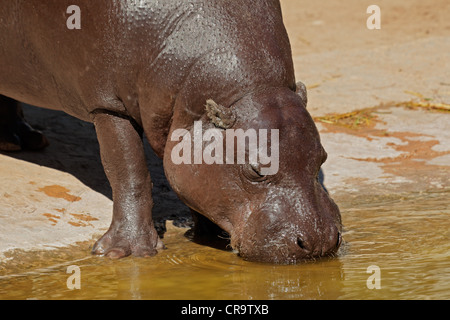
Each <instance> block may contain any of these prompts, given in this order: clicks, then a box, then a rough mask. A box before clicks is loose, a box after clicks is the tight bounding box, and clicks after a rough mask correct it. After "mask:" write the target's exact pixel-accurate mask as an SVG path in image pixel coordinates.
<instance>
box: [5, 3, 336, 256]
mask: <svg viewBox="0 0 450 320" xmlns="http://www.w3.org/2000/svg"><path fill="white" fill-rule="evenodd" d="M0 7H1V9H0V94H1V95H3V96H2V98H1V99H0V103H1V104H2V106H1V108H2V109H1V110H2V111H1V113H0V115H2V117H3V119H2V121H1V122H0V125H1V126H2V129H1V130H0V139H1V141H0V147H2V148H3V149H14V148H16V149H18V148H20V147H21V146H22V147H24V148H26V147H29V148H34V149H39V148H42V147H45V146H46V145H47V141H46V139H45V137H44V136H43V135H42V134H41V133H40V132H38V131H36V130H34V129H33V128H31V127H30V126H29V125H28V124H27V123H26V122H25V120H24V118H23V114H22V113H21V111H20V109H19V107H18V104H17V102H16V101H21V102H24V103H28V104H31V105H35V106H39V107H43V108H49V109H55V110H63V111H65V112H67V113H68V114H70V115H72V116H75V117H77V118H79V119H82V120H85V121H89V122H92V123H93V124H94V126H95V129H96V133H97V137H98V141H99V144H100V154H101V160H102V164H103V166H104V170H105V172H106V175H107V178H108V180H109V182H110V184H111V187H112V190H113V202H114V206H113V218H112V223H111V226H110V228H109V230H108V231H107V232H106V234H105V235H103V237H101V238H100V239H99V240H98V241H97V242H96V243H95V245H94V247H93V250H92V251H93V253H94V254H98V255H105V256H108V257H111V258H122V257H125V256H128V255H135V256H152V255H154V254H156V253H157V252H158V250H160V249H161V248H163V245H162V242H161V240H160V239H159V237H158V234H157V232H156V230H155V228H154V224H153V221H152V206H153V201H152V195H151V194H152V193H151V192H152V182H151V177H150V174H149V171H148V169H147V166H146V159H145V155H144V151H143V140H142V139H143V134H144V133H145V136H146V137H147V139H148V141H149V143H150V145H151V147H152V149H153V150H154V151H155V153H156V154H157V155H158V156H159V157H162V158H163V163H164V170H165V174H166V177H167V179H168V181H169V183H170V185H171V186H172V188H173V190H174V191H175V192H176V193H177V195H178V196H179V197H180V199H181V200H182V201H184V203H186V204H187V205H188V206H189V207H190V208H191V209H192V211H193V214H194V217H195V219H194V220H195V221H198V222H199V223H200V222H202V223H206V224H208V223H210V224H211V225H212V224H214V225H217V226H219V227H220V228H221V229H222V230H224V231H226V232H227V233H228V235H229V239H230V245H231V246H232V248H233V249H234V250H235V252H237V253H238V254H239V255H240V256H242V257H243V258H244V259H247V260H250V261H261V262H271V263H295V262H298V261H302V260H304V259H311V258H318V257H321V256H329V255H333V254H335V253H336V251H337V249H338V248H339V246H340V244H341V217H340V213H339V209H338V207H337V206H336V204H335V203H334V202H333V200H332V199H331V198H330V197H329V194H328V193H327V192H326V190H324V188H322V186H321V185H320V183H319V182H318V178H317V177H318V174H319V170H320V167H321V165H322V163H323V162H324V161H325V159H326V157H327V155H326V152H325V151H324V149H323V147H322V145H321V142H320V138H319V134H318V131H317V129H316V126H315V124H314V122H313V120H312V118H311V116H310V115H309V113H308V112H307V110H306V102H307V101H306V100H307V99H306V89H305V87H304V85H302V84H301V83H296V81H295V77H294V67H293V61H292V53H291V48H290V43H289V39H288V36H287V33H286V30H285V27H284V24H283V20H282V13H281V7H280V3H279V1H278V0H258V1H253V0H233V1H227V0H216V1H194V0H166V1H156V0H96V1H92V0H46V1H40V0H15V1H9V0H1V3H0ZM71 23H72V25H71ZM8 124H9V125H8ZM233 133H234V136H233ZM202 134H203V135H202ZM239 134H240V135H239ZM242 134H243V135H242ZM199 137H200V138H199ZM242 137H243V138H242ZM255 137H256V140H255V139H254V138H255ZM199 139H200V140H199ZM221 139H223V141H220V140H221ZM230 139H231V140H230ZM269 145H270V147H269ZM255 148H256V149H257V151H258V152H256V153H254V152H253V151H255V150H256V149H255ZM222 151H223V153H226V156H224V159H220V157H221V156H222V155H223V153H222ZM233 151H234V152H235V153H234V154H233ZM239 151H240V152H241V153H242V154H241V155H243V156H242V157H241V156H239V154H238V153H239ZM199 152H200V153H199ZM202 152H203V153H202ZM269 154H271V155H270V156H269ZM225 158H226V159H225ZM192 159H193V160H192ZM268 159H269V160H270V163H269V161H268ZM190 160H192V161H190ZM235 160H236V161H235ZM196 230H197V231H198V232H201V230H205V228H197V229H196Z"/></svg>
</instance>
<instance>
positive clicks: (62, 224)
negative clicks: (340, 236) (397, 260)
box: [0, 0, 450, 261]
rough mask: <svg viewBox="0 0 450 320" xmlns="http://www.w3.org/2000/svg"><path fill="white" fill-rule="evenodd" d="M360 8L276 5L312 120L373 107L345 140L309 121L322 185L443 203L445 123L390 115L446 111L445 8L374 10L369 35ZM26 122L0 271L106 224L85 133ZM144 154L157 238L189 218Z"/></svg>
mask: <svg viewBox="0 0 450 320" xmlns="http://www.w3.org/2000/svg"><path fill="white" fill-rule="evenodd" d="M370 4H372V2H368V1H361V0H345V1H336V0H334V1H333V0H324V1H320V2H307V1H297V0H284V1H282V7H283V12H284V18H285V23H286V27H287V29H288V33H289V35H290V39H291V42H292V50H293V58H294V63H295V68H296V76H297V79H298V80H302V81H303V82H304V83H305V84H306V85H307V87H308V95H309V106H308V108H309V110H310V112H311V114H312V115H313V116H315V117H318V116H323V115H327V114H330V113H338V114H344V113H347V112H350V111H355V110H362V109H365V108H368V107H376V106H378V108H375V109H372V110H370V111H368V114H369V115H370V118H369V120H367V119H366V118H363V117H362V116H361V117H360V118H359V115H358V114H357V115H356V116H355V117H353V118H350V119H351V121H354V122H355V123H356V122H357V123H358V125H357V126H356V128H352V126H351V125H349V124H348V123H340V122H339V121H338V123H337V124H336V123H335V124H332V123H330V122H333V121H330V120H327V118H322V119H319V118H316V119H317V125H318V127H319V129H320V131H321V137H322V142H323V144H324V146H325V149H326V150H327V152H328V154H329V158H328V161H327V163H326V164H325V166H324V170H325V183H326V185H327V187H328V189H329V191H330V192H331V193H332V194H333V195H334V196H335V198H336V199H337V201H338V203H339V201H344V200H345V199H347V198H348V197H350V196H352V197H354V196H364V195H374V194H383V193H384V194H385V193H402V192H423V191H429V190H439V191H443V192H444V191H448V190H449V188H450V184H449V177H450V131H449V130H448V129H449V124H450V114H449V113H448V112H447V113H443V112H437V111H429V110H425V109H423V108H413V109H411V108H405V107H402V106H399V105H397V104H398V103H399V102H409V101H414V102H417V103H422V105H423V104H426V103H428V104H434V105H438V104H439V103H440V104H445V105H448V104H450V55H449V54H448V52H450V19H449V18H448V17H449V14H450V2H449V1H448V0H435V1H426V2H424V1H418V0H409V1H404V0H403V1H401V0H391V1H384V0H383V1H381V0H380V1H377V5H379V6H380V8H381V19H382V20H381V29H380V30H368V29H367V27H366V20H367V18H368V17H369V14H367V13H366V9H367V7H368V6H369V5H370ZM406 105H408V104H407V103H406ZM25 112H26V116H27V117H28V119H29V121H30V122H31V123H32V124H33V125H35V126H37V127H39V128H41V129H42V130H43V131H44V133H45V134H46V136H47V137H48V138H49V140H50V142H51V144H50V146H49V147H48V148H47V149H46V150H44V151H42V152H37V153H35V152H21V153H13V154H0V177H1V181H2V183H1V184H0V260H3V261H8V259H9V260H11V259H13V257H14V255H11V252H13V251H12V250H14V249H20V250H36V249H51V248H55V247H63V246H68V245H71V244H74V243H76V242H80V241H87V240H88V241H92V239H95V238H96V237H98V236H99V235H101V234H102V233H103V232H105V231H106V229H107V227H108V226H109V223H110V220H111V208H112V202H111V190H110V187H109V185H108V183H107V180H106V178H105V175H104V173H103V169H102V167H101V164H100V159H99V153H98V144H97V141H96V138H95V133H94V129H93V127H92V125H91V124H88V123H84V122H82V121H78V120H77V119H74V118H71V117H70V116H67V115H65V114H63V113H61V112H55V111H48V110H42V109H37V108H34V107H26V109H25ZM361 119H362V120H361ZM360 122H364V123H363V124H362V125H361V124H360ZM147 154H148V159H149V160H148V164H149V168H150V171H151V174H152V178H153V182H154V185H155V188H154V198H155V210H154V216H155V219H156V220H157V221H158V226H159V228H160V229H161V230H162V229H163V226H164V221H165V220H167V219H169V220H175V221H176V223H178V224H179V225H186V224H188V222H189V212H188V209H187V208H186V207H185V206H184V205H183V204H182V203H181V202H180V201H179V200H178V199H177V198H176V196H175V195H174V194H173V192H172V191H171V189H170V186H169V185H168V183H167V181H166V180H165V177H164V173H163V171H162V167H161V160H160V159H157V158H156V157H155V156H154V155H153V154H152V152H151V150H150V149H149V148H148V145H147ZM92 243H93V241H92Z"/></svg>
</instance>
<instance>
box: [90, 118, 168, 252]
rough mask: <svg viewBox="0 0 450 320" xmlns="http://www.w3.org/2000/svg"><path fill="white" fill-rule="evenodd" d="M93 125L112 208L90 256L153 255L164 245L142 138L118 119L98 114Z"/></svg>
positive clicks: (125, 120)
mask: <svg viewBox="0 0 450 320" xmlns="http://www.w3.org/2000/svg"><path fill="white" fill-rule="evenodd" d="M93 123H94V125H95V129H96V131H97V138H98V141H99V144H100V154H101V159H102V163H103V167H104V170H105V173H106V175H107V177H108V180H109V182H110V184H111V187H112V193H113V202H114V205H113V218H112V223H111V226H110V228H109V230H108V231H107V232H106V233H105V234H104V235H103V237H101V238H100V239H99V240H98V241H97V242H96V244H95V245H94V247H93V249H92V253H93V254H97V255H105V256H107V257H110V258H116V259H117V258H123V257H126V256H129V255H134V256H152V255H155V254H156V253H157V249H159V248H162V247H163V245H162V242H161V241H160V240H159V237H158V234H157V232H156V230H155V227H154V225H153V220H152V207H153V200H152V195H151V188H152V182H151V178H150V173H149V171H148V168H147V164H146V159H145V154H144V148H143V142H142V138H141V135H140V133H139V132H137V131H136V129H135V127H134V126H133V124H132V123H131V121H130V120H129V119H126V118H123V117H120V116H115V115H111V114H108V113H97V114H94V115H93Z"/></svg>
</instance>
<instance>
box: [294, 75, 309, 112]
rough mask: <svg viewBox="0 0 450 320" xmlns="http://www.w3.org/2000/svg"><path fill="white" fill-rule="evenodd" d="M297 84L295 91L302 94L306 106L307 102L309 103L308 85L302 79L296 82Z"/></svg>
mask: <svg viewBox="0 0 450 320" xmlns="http://www.w3.org/2000/svg"><path fill="white" fill-rule="evenodd" d="M296 86H297V89H296V90H295V93H296V94H298V95H299V96H300V98H301V99H302V101H303V104H304V105H305V108H306V104H307V103H308V94H307V92H306V86H305V84H304V83H303V82H300V81H299V82H297V83H296Z"/></svg>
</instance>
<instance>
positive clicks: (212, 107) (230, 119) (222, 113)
mask: <svg viewBox="0 0 450 320" xmlns="http://www.w3.org/2000/svg"><path fill="white" fill-rule="evenodd" d="M206 113H207V116H208V118H209V119H210V120H211V122H212V123H213V124H214V125H215V126H216V127H218V128H221V129H230V128H231V127H233V125H234V123H235V122H236V116H235V115H234V114H233V111H232V110H231V109H228V108H225V107H224V106H221V105H220V104H217V103H215V102H214V101H213V100H211V99H209V100H207V101H206Z"/></svg>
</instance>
